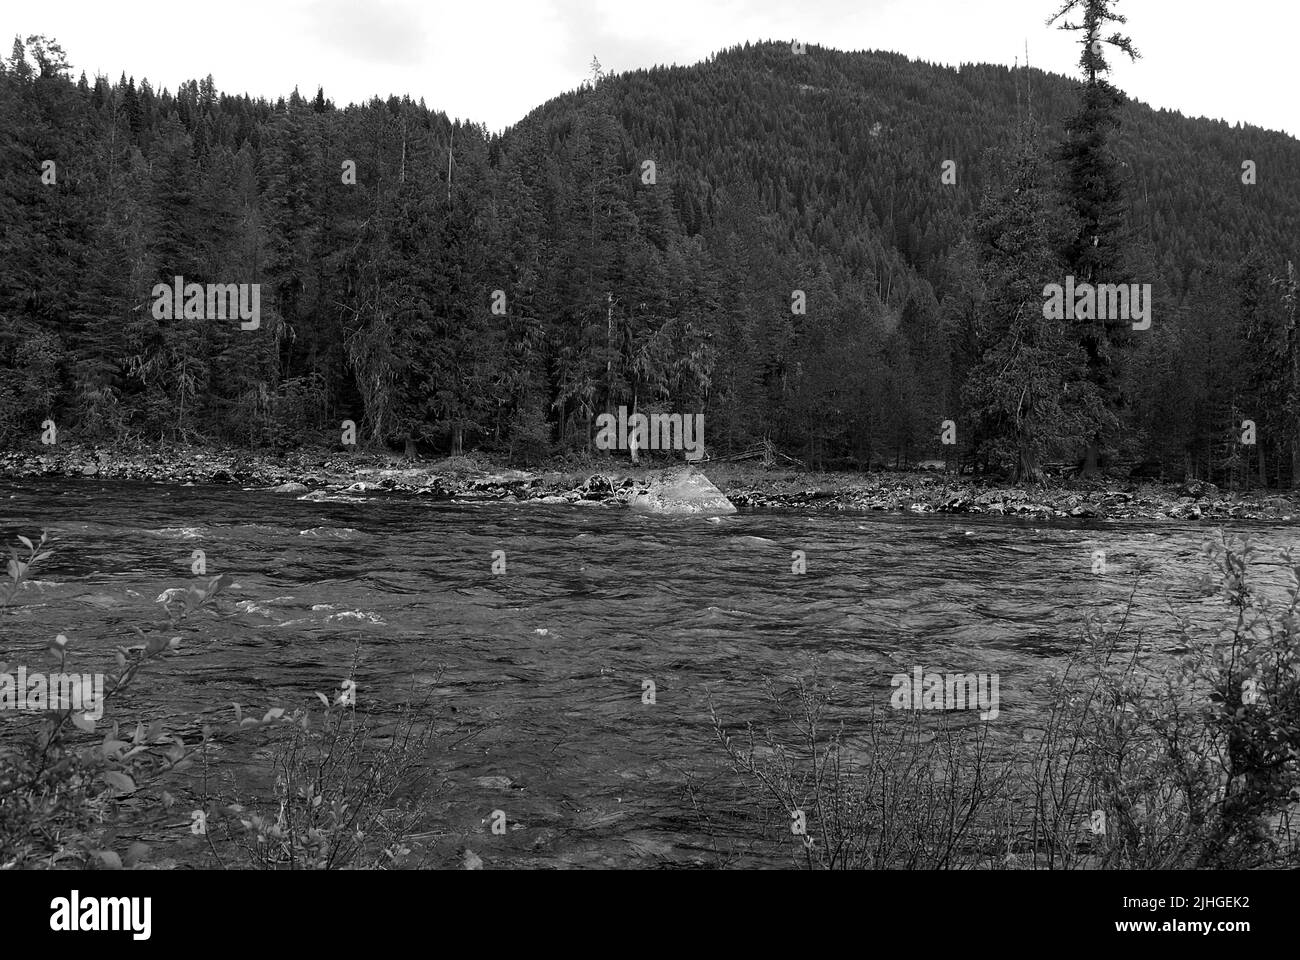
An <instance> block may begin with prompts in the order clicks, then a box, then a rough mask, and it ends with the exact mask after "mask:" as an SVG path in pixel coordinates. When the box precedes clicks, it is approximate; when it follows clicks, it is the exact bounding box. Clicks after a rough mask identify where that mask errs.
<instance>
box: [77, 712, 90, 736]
mask: <svg viewBox="0 0 1300 960" xmlns="http://www.w3.org/2000/svg"><path fill="white" fill-rule="evenodd" d="M72 725H73V726H74V727H76V728H77V729H78V730H84V731H85V732H86V733H94V732H95V718H94V717H92V716H91V715H90V714H88V713H74V714H73V715H72Z"/></svg>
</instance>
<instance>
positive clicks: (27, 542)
mask: <svg viewBox="0 0 1300 960" xmlns="http://www.w3.org/2000/svg"><path fill="white" fill-rule="evenodd" d="M18 539H19V540H21V541H22V544H23V546H24V547H26V548H27V549H28V550H35V549H36V548H35V547H34V546H32V542H31V541H30V540H28V539H27V538H26V537H24V536H23V535H22V534H19V535H18Z"/></svg>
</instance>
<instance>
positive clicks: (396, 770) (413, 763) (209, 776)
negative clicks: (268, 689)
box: [0, 535, 431, 869]
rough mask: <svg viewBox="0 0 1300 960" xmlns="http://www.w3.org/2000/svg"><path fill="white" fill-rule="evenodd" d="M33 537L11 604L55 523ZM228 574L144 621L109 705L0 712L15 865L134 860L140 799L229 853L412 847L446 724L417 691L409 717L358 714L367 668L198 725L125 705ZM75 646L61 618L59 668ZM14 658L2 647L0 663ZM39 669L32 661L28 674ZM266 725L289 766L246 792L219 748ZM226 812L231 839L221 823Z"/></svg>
mask: <svg viewBox="0 0 1300 960" xmlns="http://www.w3.org/2000/svg"><path fill="white" fill-rule="evenodd" d="M19 540H20V541H21V542H22V544H23V546H24V547H25V548H26V550H27V552H26V554H20V553H19V552H18V551H17V550H14V551H13V552H12V554H11V559H10V561H9V565H8V579H7V580H6V581H4V582H3V583H0V617H2V616H4V615H5V614H6V613H7V612H9V610H8V608H9V607H10V606H11V605H12V604H13V602H14V601H15V599H16V598H17V597H18V596H19V594H20V592H21V590H22V588H23V585H24V583H25V582H26V581H27V580H28V579H29V577H30V575H31V573H32V571H33V570H34V569H36V568H37V567H38V566H39V565H40V564H42V563H43V562H45V561H46V560H47V559H48V557H49V556H50V555H51V553H52V552H53V546H52V543H51V541H50V538H49V537H48V536H46V535H42V536H41V538H40V540H39V542H36V543H33V542H32V541H31V540H29V539H27V538H25V537H20V538H19ZM228 583H229V577H226V576H222V577H214V578H211V579H206V580H199V581H196V582H195V583H194V584H193V585H191V586H190V587H188V588H187V589H185V590H183V591H176V593H179V594H180V596H179V598H177V599H173V600H171V601H170V602H168V603H167V605H166V607H165V609H166V616H165V618H164V619H163V620H161V621H160V622H158V623H156V624H153V625H151V626H149V627H146V628H143V629H141V628H134V629H135V631H136V633H137V634H138V635H139V637H140V639H141V641H142V642H140V643H138V644H131V645H124V646H119V647H118V648H116V650H115V651H114V660H115V666H113V667H111V668H109V670H108V671H107V672H106V673H105V674H104V677H103V688H102V691H103V693H102V699H101V700H100V701H99V705H100V708H101V710H102V715H101V716H99V717H96V716H94V715H93V714H92V712H90V711H87V710H85V709H81V708H82V707H84V706H85V703H84V701H83V702H81V703H74V702H71V701H72V699H73V698H72V697H68V698H67V699H66V700H63V701H60V702H59V703H52V702H51V703H45V704H43V705H42V706H43V707H46V708H48V709H40V710H36V709H33V710H26V711H15V712H13V713H12V714H10V711H5V712H4V714H0V723H2V724H3V727H2V728H0V729H3V733H4V736H3V738H0V869H12V868H29V869H30V868H42V867H44V868H58V867H74V868H84V867H88V866H103V867H108V868H120V867H122V866H128V867H129V866H133V865H135V864H136V863H137V862H140V861H142V860H145V859H147V858H148V857H149V856H150V853H151V848H150V845H149V844H146V843H144V842H142V841H139V840H137V841H135V842H133V843H130V844H129V845H124V844H123V843H121V842H120V841H119V840H118V834H119V825H120V824H121V822H122V820H123V818H124V817H125V816H128V815H129V816H130V817H131V822H132V826H133V827H135V828H138V827H139V826H140V825H142V824H145V823H149V822H152V821H155V820H157V819H158V818H162V817H165V816H167V815H170V816H171V817H173V818H174V817H175V816H176V815H178V814H180V815H182V817H183V819H186V820H188V831H186V832H182V830H183V827H182V828H181V829H178V828H177V827H176V825H175V824H171V825H168V826H169V827H170V828H171V829H172V830H173V831H174V832H175V833H178V834H179V835H180V836H182V837H184V836H187V835H188V836H191V837H198V838H201V841H200V842H201V844H203V845H205V849H206V851H207V853H208V854H209V855H210V858H211V861H212V864H211V865H215V866H221V867H226V866H234V865H242V866H244V867H253V868H260V869H281V868H287V869H341V868H347V867H360V868H367V867H368V868H382V867H389V866H398V865H401V864H403V863H404V862H405V861H406V860H407V859H408V858H409V857H410V855H411V853H412V850H411V847H410V846H409V845H408V843H407V839H408V837H409V835H410V834H411V833H412V832H413V831H414V829H415V826H416V824H417V823H418V822H419V821H420V820H421V818H422V817H423V816H424V814H425V810H426V798H427V797H428V796H429V795H430V792H429V791H428V790H427V789H426V787H427V784H426V777H425V773H424V765H423V763H422V761H423V760H424V759H425V758H426V756H427V753H428V747H429V743H430V738H431V727H430V725H429V724H428V723H427V722H424V721H422V720H420V719H419V718H420V713H419V712H418V711H416V710H414V709H413V708H412V707H411V705H410V704H408V705H406V707H404V708H403V709H402V710H401V711H400V713H399V717H398V720H397V722H396V723H395V724H392V725H383V726H380V725H379V724H376V723H374V722H372V721H371V720H370V719H369V718H367V717H365V716H364V715H362V716H361V717H358V715H357V712H356V709H355V706H356V700H355V684H352V683H351V681H345V684H344V689H343V691H342V692H341V693H340V694H339V695H337V696H335V698H334V700H333V701H332V702H331V701H330V699H329V698H327V697H325V695H324V694H317V696H318V697H319V698H320V699H321V700H322V701H324V709H323V711H316V710H311V709H305V708H300V709H297V710H294V711H293V712H292V713H288V712H287V711H286V710H284V709H283V708H278V707H277V708H272V709H270V710H268V711H266V713H265V714H264V715H263V716H261V717H260V718H259V717H257V716H243V715H242V712H241V711H240V709H239V707H238V706H236V707H235V716H234V719H233V721H232V722H229V723H221V724H204V725H202V727H201V733H200V735H199V736H197V737H195V736H194V735H193V734H190V735H189V736H188V739H187V737H186V736H185V735H183V734H184V732H183V731H179V730H171V729H169V728H168V725H166V724H164V723H163V722H161V721H158V722H153V723H150V724H147V725H146V724H145V723H144V722H143V721H142V720H131V719H127V718H125V717H122V716H111V715H110V712H109V708H110V707H111V706H115V705H116V704H117V703H118V702H119V701H120V698H121V695H122V694H123V693H124V692H126V691H127V690H128V689H129V688H131V687H133V686H135V685H137V682H138V681H139V680H140V679H141V674H142V671H144V668H145V667H147V666H150V667H151V666H154V665H156V664H157V663H158V662H159V661H161V660H163V659H164V658H165V657H166V656H167V655H168V654H169V653H171V652H173V651H175V650H176V649H177V648H178V647H179V645H180V642H181V640H182V637H180V636H175V635H174V634H175V633H176V631H178V630H180V629H182V628H183V624H184V623H185V621H187V620H188V619H189V618H191V617H192V616H194V615H195V614H197V613H199V612H200V611H202V610H204V609H205V608H208V607H210V606H211V605H212V604H213V601H214V600H215V598H216V597H217V596H218V594H219V593H220V592H221V591H222V590H223V589H224V588H225V587H226V586H227V585H228ZM168 593H169V594H170V593H171V591H169V592H168ZM72 646H73V645H72V644H71V643H69V642H68V640H67V639H66V637H64V636H63V635H62V634H60V635H59V636H58V637H57V638H56V640H55V641H54V642H53V643H52V644H51V645H50V648H49V653H50V654H51V656H52V661H53V663H52V665H51V666H50V668H49V669H50V672H51V673H55V672H57V673H60V674H66V673H67V672H68V671H69V670H70V669H71V668H72V666H73V663H72V660H71V656H70V655H71V653H72ZM77 666H78V669H88V668H87V667H85V665H84V664H81V663H78V665H77ZM6 669H8V667H7V665H6V664H3V663H0V673H4V672H5V671H6ZM14 669H16V667H15V668H14ZM38 669H39V668H38V667H31V668H30V673H29V674H28V676H30V675H31V674H34V673H36V672H37V671H38ZM257 731H260V732H262V733H265V734H267V735H268V738H269V740H270V747H269V753H270V756H271V757H272V768H273V769H274V770H275V774H276V775H275V778H274V783H273V784H272V785H271V787H270V789H269V790H266V791H263V792H262V793H261V794H259V795H256V796H246V795H244V793H243V792H242V791H240V790H239V788H238V787H237V786H235V785H234V784H235V777H234V773H233V771H230V770H229V769H224V774H225V775H223V768H222V767H221V766H220V765H219V762H220V761H219V753H220V751H219V750H218V749H215V748H217V747H219V746H224V745H226V744H228V743H230V742H232V741H233V740H234V739H235V738H236V737H240V736H251V735H253V734H254V733H255V732H257ZM196 763H199V764H201V770H202V779H201V786H199V787H198V788H197V789H195V788H193V787H192V785H191V782H190V777H189V775H188V774H187V771H191V770H192V769H193V768H194V767H195V764H196ZM214 766H216V769H215V770H214V769H213V768H214ZM183 774H186V775H184V776H183ZM214 781H215V782H214ZM218 785H225V786H226V791H225V792H226V793H227V794H228V796H227V797H226V798H225V799H226V800H227V802H221V801H220V800H218V799H216V796H215V794H214V792H213V789H212V788H213V787H215V786H218ZM173 791H175V795H174V794H173ZM177 795H179V797H180V799H178V797H177ZM186 801H193V802H186ZM192 807H193V809H191V808H192ZM218 828H219V829H220V831H221V838H220V840H217V839H216V838H215V837H214V830H215V829H218Z"/></svg>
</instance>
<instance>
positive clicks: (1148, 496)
mask: <svg viewBox="0 0 1300 960" xmlns="http://www.w3.org/2000/svg"><path fill="white" fill-rule="evenodd" d="M683 471H685V472H686V473H687V474H693V473H702V474H704V476H706V477H707V478H708V480H709V481H711V482H712V484H714V485H715V486H716V487H717V489H718V490H719V491H720V492H721V493H722V494H723V495H725V497H726V498H727V499H728V500H729V501H730V502H731V503H732V504H734V505H735V507H736V508H737V509H738V510H740V511H747V512H756V511H763V512H766V511H773V512H787V511H788V512H846V513H859V512H864V513H865V512H886V513H899V512H911V513H948V514H976V515H991V516H1008V517H1023V518H1031V519H1039V520H1047V519H1095V520H1142V521H1160V520H1169V519H1175V520H1211V521H1212V520H1234V521H1240V520H1251V521H1276V522H1283V523H1285V522H1294V521H1295V520H1296V519H1297V518H1300V493H1297V492H1296V491H1277V490H1268V489H1259V490H1247V491H1234V490H1222V489H1220V488H1219V487H1218V486H1216V485H1214V484H1212V483H1208V482H1206V481H1202V480H1195V479H1193V480H1187V481H1185V482H1180V483H1170V482H1160V481H1156V480H1152V479H1147V478H1143V479H1137V478H1130V477H1125V476H1123V475H1113V476H1103V477H1102V478H1099V479H1096V480H1082V479H1068V478H1057V479H1054V480H1052V481H1049V482H1045V483H1038V484H1012V483H1009V482H1006V481H1002V480H999V479H997V478H994V477H984V476H978V475H976V476H972V475H964V474H962V475H959V474H957V473H953V472H943V471H941V470H936V469H928V470H927V469H915V470H911V471H907V470H884V471H875V470H873V471H848V470H840V471H826V470H808V469H803V468H801V467H799V466H792V465H780V464H774V465H772V466H764V465H762V464H760V463H757V462H748V463H746V462H736V461H728V460H700V461H696V462H692V463H685V464H684V463H682V462H680V461H679V462H672V461H669V460H666V459H657V460H654V461H650V460H643V461H642V462H641V463H640V464H633V463H631V462H630V461H629V460H628V459H627V458H625V457H622V458H600V457H587V458H582V459H575V458H570V459H568V460H558V459H553V460H550V461H547V462H546V463H545V464H544V465H542V466H541V467H538V468H536V469H532V470H520V469H514V468H511V467H508V466H507V465H506V462H505V458H502V457H493V456H490V455H483V454H472V455H470V456H460V457H445V458H437V459H425V458H419V457H411V458H405V457H400V456H397V455H394V454H389V453H370V452H364V451H363V452H356V453H349V452H340V451H338V450H333V451H331V450H327V449H318V450H308V449H304V450H298V451H294V452H289V453H284V454H274V453H266V452H260V451H248V450H239V449H215V448H208V447H193V446H179V445H177V446H170V445H169V446H165V447H161V448H159V447H154V448H150V449H148V450H145V449H124V448H104V447H89V446H81V445H67V446H63V445H61V446H60V447H59V448H57V449H55V450H49V449H43V450H40V451H22V450H16V451H15V450H11V451H8V452H0V478H5V479H8V480H22V479H31V478H37V477H46V478H51V477H81V478H86V479H99V480H135V481H145V482H153V483H178V484H230V485H237V486H240V487H244V488H256V487H262V488H266V489H267V490H269V491H271V492H275V493H278V494H282V495H294V496H297V497H299V498H302V499H309V500H324V499H331V498H333V497H335V496H338V495H344V496H346V495H348V494H355V493H365V494H371V493H384V492H390V493H401V494H414V495H419V496H427V497H430V498H432V499H434V500H444V501H476V502H490V501H498V502H502V503H540V504H573V505H580V506H613V507H617V506H624V505H626V504H628V503H629V502H630V501H631V500H632V499H634V498H635V496H636V495H637V494H639V493H641V492H644V491H645V490H646V489H647V487H648V486H649V485H650V481H651V480H652V478H656V477H664V476H672V475H675V474H681V473H682V472H683Z"/></svg>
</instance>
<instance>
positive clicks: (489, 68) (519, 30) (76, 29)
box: [0, 0, 1300, 135]
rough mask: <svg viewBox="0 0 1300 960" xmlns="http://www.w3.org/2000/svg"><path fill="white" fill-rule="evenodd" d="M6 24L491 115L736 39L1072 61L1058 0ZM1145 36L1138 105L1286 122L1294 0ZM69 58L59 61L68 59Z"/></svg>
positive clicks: (195, 6) (547, 4) (288, 4)
mask: <svg viewBox="0 0 1300 960" xmlns="http://www.w3.org/2000/svg"><path fill="white" fill-rule="evenodd" d="M0 5H3V7H4V11H3V14H4V15H3V17H0V30H3V31H4V36H3V38H0V39H3V48H0V49H3V55H4V56H6V57H7V56H8V47H9V44H10V42H11V41H12V37H13V35H14V34H21V35H22V36H23V37H24V38H25V37H26V36H28V35H29V34H34V33H43V34H45V35H47V36H50V37H53V38H54V39H57V40H58V41H59V42H60V43H61V44H62V45H63V48H64V50H65V51H66V52H67V55H68V60H69V62H70V63H72V64H73V66H74V68H75V71H76V72H77V73H79V72H80V71H81V70H83V69H84V70H85V71H86V75H87V76H88V77H92V78H93V77H94V75H95V74H96V73H104V74H107V75H108V76H109V77H110V78H112V79H114V80H115V79H117V77H118V76H119V75H120V74H121V73H122V72H123V71H124V70H125V71H126V73H127V74H128V75H134V76H135V78H136V81H137V82H139V80H140V79H141V78H142V77H147V78H148V79H149V81H150V83H152V84H153V86H154V88H155V89H159V90H160V89H161V88H163V87H167V88H168V89H170V90H172V91H173V92H174V91H175V89H176V87H177V85H178V84H179V82H180V81H182V80H187V79H191V78H196V79H197V78H201V77H203V76H204V75H206V74H208V73H211V74H212V75H213V77H214V78H215V80H216V83H217V87H218V88H219V89H221V90H222V91H225V92H230V93H244V92H247V93H250V94H252V95H255V96H256V95H261V96H266V97H268V98H272V99H274V98H275V97H278V96H282V95H288V93H289V92H290V91H291V90H292V89H293V88H294V86H295V85H296V86H297V87H298V88H299V90H300V91H301V92H302V93H303V94H304V95H312V94H314V93H315V92H316V87H317V86H318V85H319V86H323V87H324V88H325V92H326V95H327V96H329V97H330V98H331V99H333V100H334V101H335V102H336V103H338V104H340V105H343V104H346V103H348V102H350V101H361V100H367V99H369V98H370V97H371V96H372V95H376V94H377V95H379V96H384V97H386V96H388V95H389V94H390V93H395V94H398V95H401V94H410V96H411V98H412V99H414V100H419V99H420V98H421V97H423V98H424V100H425V102H426V103H427V104H428V105H429V106H430V107H432V108H435V109H439V110H445V111H446V112H447V113H448V114H450V115H451V116H453V117H460V118H462V119H468V120H474V121H477V122H483V123H486V124H487V125H488V127H489V128H490V129H492V130H500V129H501V128H503V127H505V126H507V125H510V124H512V123H515V122H516V121H518V120H519V119H521V118H522V117H523V116H524V115H525V114H526V113H527V112H528V111H529V110H531V109H532V108H533V107H536V106H538V105H539V104H541V103H543V102H545V101H546V100H548V99H550V98H551V97H552V96H555V95H556V94H559V93H561V92H563V91H565V90H569V89H572V88H573V87H575V86H577V84H578V83H579V82H580V81H581V80H582V78H583V77H584V76H585V75H586V72H587V65H588V63H589V62H590V61H591V57H592V55H593V54H595V55H596V56H597V57H599V59H600V61H601V63H602V64H603V65H604V66H605V68H606V69H612V70H614V71H623V70H631V69H635V68H638V67H649V66H653V65H655V64H673V63H676V64H690V63H695V62H697V61H699V60H702V59H704V58H705V57H707V56H708V55H709V54H710V53H713V52H715V51H717V50H720V49H722V48H725V47H729V46H732V45H734V44H737V43H742V42H744V41H746V40H749V41H760V40H768V39H780V40H790V39H799V40H802V41H804V42H806V43H810V44H818V45H821V46H826V47H833V48H836V49H840V50H859V49H868V50H891V51H897V52H899V53H903V54H906V55H907V56H909V57H913V58H916V59H921V60H928V61H931V62H938V63H947V64H952V65H956V64H957V63H959V62H987V63H1004V64H1008V65H1010V64H1012V63H1013V62H1014V61H1015V58H1017V57H1019V58H1021V60H1022V61H1023V58H1024V49H1025V42H1026V41H1028V43H1029V55H1030V60H1031V63H1032V64H1033V65H1034V66H1036V67H1041V68H1043V69H1045V70H1049V71H1052V72H1055V73H1068V74H1070V75H1074V73H1075V61H1076V59H1077V57H1078V47H1077V46H1074V45H1072V44H1071V39H1072V35H1067V34H1064V33H1061V32H1058V31H1056V30H1054V29H1048V28H1047V27H1046V26H1045V23H1044V21H1045V20H1046V19H1047V17H1048V16H1050V15H1051V14H1053V13H1055V12H1056V10H1057V8H1058V6H1059V5H1060V0H785V2H781V0H256V2H253V0H223V2H221V3H215V4H213V3H202V2H199V0H179V2H178V0H123V2H120V3H111V2H108V0H57V2H53V3H21V4H19V3H18V0H0ZM1116 10H1117V11H1118V12H1120V13H1124V14H1126V15H1127V16H1128V18H1129V23H1128V26H1127V31H1128V33H1129V34H1130V35H1131V36H1132V37H1133V40H1134V43H1135V44H1136V46H1137V47H1138V49H1139V51H1141V53H1142V54H1143V59H1142V60H1139V61H1138V62H1137V63H1136V64H1129V63H1127V61H1126V60H1125V62H1122V63H1116V62H1115V57H1113V56H1112V57H1111V58H1110V59H1111V60H1112V63H1113V64H1114V66H1115V72H1114V74H1113V77H1112V78H1113V80H1114V82H1115V83H1117V84H1118V85H1119V86H1120V87H1122V88H1123V89H1124V90H1126V91H1127V92H1128V93H1129V94H1130V95H1131V96H1134V97H1136V98H1137V99H1139V100H1143V101H1145V102H1147V103H1149V104H1151V105H1152V106H1154V107H1168V108H1170V109H1175V110H1180V111H1182V112H1183V113H1184V114H1187V115H1190V116H1209V117H1215V118H1222V119H1225V120H1228V121H1229V122H1232V123H1235V122H1237V121H1241V122H1243V123H1253V124H1256V125H1259V126H1263V127H1268V128H1271V129H1275V130H1285V131H1287V132H1288V133H1291V134H1292V135H1296V134H1300V92H1298V91H1300V67H1297V61H1296V53H1295V45H1296V43H1297V37H1300V2H1298V0H1258V2H1255V3H1249V4H1247V3H1242V4H1232V3H1228V4H1224V3H1211V2H1210V0H1119V2H1118V3H1117V5H1116ZM74 76H75V73H74Z"/></svg>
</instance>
